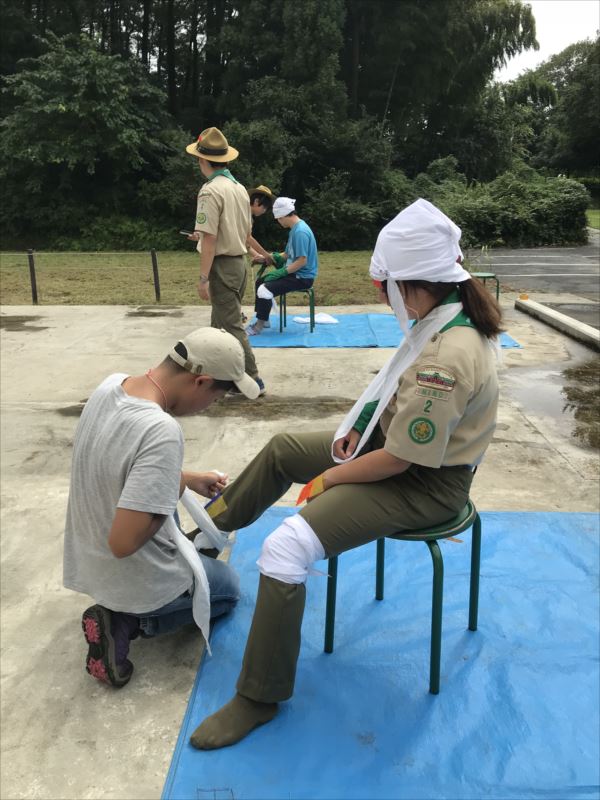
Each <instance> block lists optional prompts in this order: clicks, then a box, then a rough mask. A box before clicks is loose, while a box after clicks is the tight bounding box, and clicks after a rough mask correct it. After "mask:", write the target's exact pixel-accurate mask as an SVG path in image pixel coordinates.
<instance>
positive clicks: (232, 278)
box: [210, 256, 258, 378]
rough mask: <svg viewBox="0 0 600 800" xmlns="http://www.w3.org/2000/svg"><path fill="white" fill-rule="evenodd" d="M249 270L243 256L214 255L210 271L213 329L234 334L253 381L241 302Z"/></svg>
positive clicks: (253, 363)
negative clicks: (241, 348) (242, 349)
mask: <svg viewBox="0 0 600 800" xmlns="http://www.w3.org/2000/svg"><path fill="white" fill-rule="evenodd" d="M246 281H247V269H246V262H245V260H244V256H215V259H214V261H213V265H212V268H211V271H210V299H211V303H212V313H211V317H210V324H211V327H212V328H223V329H224V330H226V331H227V333H231V334H232V335H233V336H235V338H236V339H237V340H238V342H239V343H240V344H241V345H242V347H243V348H244V358H245V362H246V366H245V370H246V372H247V373H248V375H250V377H251V378H257V377H258V369H257V366H256V361H255V359H254V354H253V352H252V347H251V346H250V342H249V341H248V336H247V334H246V331H245V330H244V325H243V323H242V299H243V297H244V292H245V291H246Z"/></svg>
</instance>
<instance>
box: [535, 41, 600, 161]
mask: <svg viewBox="0 0 600 800" xmlns="http://www.w3.org/2000/svg"><path fill="white" fill-rule="evenodd" d="M536 73H537V75H538V76H540V77H543V78H545V79H546V80H548V81H549V82H550V83H552V84H553V85H554V87H555V89H556V93H557V96H558V100H557V102H556V104H555V105H554V106H553V107H552V108H548V109H547V110H546V113H545V125H544V126H543V130H541V135H540V138H539V143H538V146H537V148H536V152H535V157H534V159H533V163H534V164H535V165H536V166H540V167H549V168H552V169H553V170H555V171H558V172H565V173H567V174H574V175H600V164H599V162H598V142H599V141H600V113H599V101H600V37H597V38H596V40H595V41H594V42H591V41H589V40H588V41H583V42H577V43H576V44H574V45H571V46H570V47H567V48H566V49H565V50H563V51H562V53H559V54H557V55H556V56H553V57H552V58H550V59H548V61H547V62H545V63H544V64H542V65H541V66H540V67H539V68H538V69H537V70H536Z"/></svg>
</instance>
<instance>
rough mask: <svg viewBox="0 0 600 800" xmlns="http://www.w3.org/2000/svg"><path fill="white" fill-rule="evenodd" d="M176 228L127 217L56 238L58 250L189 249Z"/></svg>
mask: <svg viewBox="0 0 600 800" xmlns="http://www.w3.org/2000/svg"><path fill="white" fill-rule="evenodd" d="M177 230H178V229H177V228H176V227H172V228H169V227H167V226H165V224H164V222H163V223H156V222H155V223H153V222H150V221H147V220H144V219H132V218H130V217H104V218H98V219H94V220H93V221H92V222H91V223H90V224H89V225H87V226H86V227H85V228H83V229H82V231H81V233H80V234H79V235H78V236H77V237H73V238H71V237H59V238H57V239H55V240H54V242H53V246H55V247H56V248H57V249H59V250H84V251H87V250H91V251H94V250H150V249H151V248H154V249H156V250H189V249H190V242H189V240H188V239H186V238H185V236H181V235H180V234H178V232H177Z"/></svg>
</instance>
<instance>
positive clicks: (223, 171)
mask: <svg viewBox="0 0 600 800" xmlns="http://www.w3.org/2000/svg"><path fill="white" fill-rule="evenodd" d="M219 175H222V176H223V177H224V178H229V180H230V181H233V182H234V183H239V181H236V179H235V178H234V177H233V175H232V174H231V172H230V171H229V170H228V169H227V167H223V168H222V169H217V170H215V171H214V172H213V174H212V175H211V176H210V178H209V179H208V180H207V181H206V182H207V183H210V182H211V181H212V180H213V179H214V178H218V177H219Z"/></svg>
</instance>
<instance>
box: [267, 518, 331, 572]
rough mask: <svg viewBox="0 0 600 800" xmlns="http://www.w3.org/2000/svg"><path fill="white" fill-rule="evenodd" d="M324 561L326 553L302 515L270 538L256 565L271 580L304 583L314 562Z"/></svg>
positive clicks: (289, 519) (277, 530)
mask: <svg viewBox="0 0 600 800" xmlns="http://www.w3.org/2000/svg"><path fill="white" fill-rule="evenodd" d="M322 558H325V550H324V549H323V545H322V544H321V542H320V541H319V538H318V537H317V534H316V533H315V532H314V531H313V529H312V528H311V527H310V525H309V524H308V522H306V520H305V519H304V518H303V517H301V516H300V514H295V515H294V516H293V517H288V518H287V519H286V520H285V521H284V522H283V523H282V524H281V525H280V526H279V527H278V528H276V529H275V530H274V531H273V533H271V534H269V535H268V536H267V538H266V539H265V541H264V542H263V546H262V550H261V553H260V558H259V559H258V561H257V562H256V563H257V564H258V568H259V569H260V571H261V572H262V574H263V575H266V576H267V577H268V578H275V579H276V580H278V581H282V582H283V583H305V582H306V578H307V577H308V574H309V572H311V571H312V565H313V563H314V562H315V561H320V560H321V559H322Z"/></svg>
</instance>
